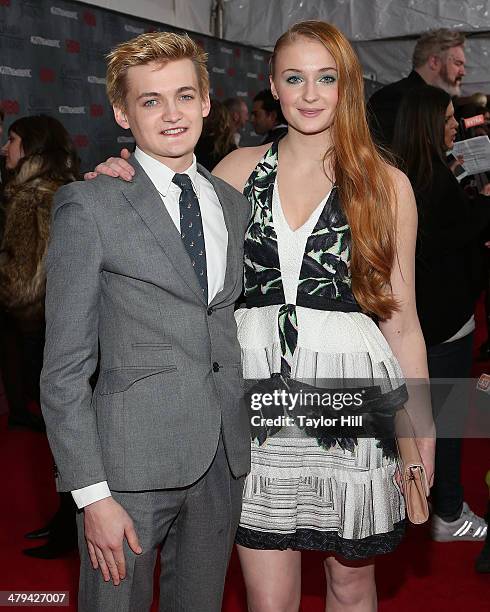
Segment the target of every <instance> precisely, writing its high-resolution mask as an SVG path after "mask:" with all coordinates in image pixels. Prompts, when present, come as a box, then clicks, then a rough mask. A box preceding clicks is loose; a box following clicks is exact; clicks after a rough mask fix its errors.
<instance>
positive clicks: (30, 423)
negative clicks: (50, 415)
mask: <svg viewBox="0 0 490 612" xmlns="http://www.w3.org/2000/svg"><path fill="white" fill-rule="evenodd" d="M8 426H9V429H16V428H17V427H22V428H25V429H31V430H32V431H38V432H40V433H44V432H45V431H46V425H45V424H44V420H43V418H42V417H40V416H38V415H37V414H33V413H32V412H27V411H26V412H20V413H18V414H10V415H9V418H8Z"/></svg>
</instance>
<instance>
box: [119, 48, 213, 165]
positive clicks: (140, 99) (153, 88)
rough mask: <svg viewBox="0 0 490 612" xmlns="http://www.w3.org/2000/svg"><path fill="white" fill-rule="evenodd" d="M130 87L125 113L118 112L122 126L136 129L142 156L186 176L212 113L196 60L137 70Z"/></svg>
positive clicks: (128, 78)
mask: <svg viewBox="0 0 490 612" xmlns="http://www.w3.org/2000/svg"><path fill="white" fill-rule="evenodd" d="M126 86H127V93H126V105H125V108H124V109H119V108H116V107H115V108H114V115H115V118H116V121H117V123H118V124H119V125H120V126H121V127H123V128H125V129H127V128H130V129H131V131H132V132H133V136H134V138H135V140H136V144H137V145H138V147H139V148H140V149H141V150H142V151H144V152H145V153H147V154H148V155H151V156H152V157H154V158H155V159H157V160H158V161H160V162H162V163H164V164H165V165H167V166H168V167H169V168H172V170H174V171H175V172H180V171H182V170H186V169H187V168H188V167H189V166H190V165H191V163H192V154H193V152H194V147H195V146H196V143H197V141H198V139H199V136H200V135H201V131H202V120H203V117H206V116H207V115H208V114H209V108H210V105H209V95H208V93H207V92H206V93H205V94H204V95H202V94H201V92H200V90H199V82H198V78H197V73H196V69H195V66H194V64H193V62H192V60H190V59H180V60H174V61H170V62H167V63H165V64H160V63H157V62H150V63H149V64H144V65H142V66H133V67H131V68H129V69H128V72H127V75H126Z"/></svg>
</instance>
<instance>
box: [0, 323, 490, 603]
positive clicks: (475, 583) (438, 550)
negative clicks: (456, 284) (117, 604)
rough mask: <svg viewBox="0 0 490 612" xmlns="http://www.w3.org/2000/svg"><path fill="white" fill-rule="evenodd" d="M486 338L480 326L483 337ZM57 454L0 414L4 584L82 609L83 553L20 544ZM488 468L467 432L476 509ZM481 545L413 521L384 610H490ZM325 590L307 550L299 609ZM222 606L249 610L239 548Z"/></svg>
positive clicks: (485, 446) (50, 503)
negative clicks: (440, 537)
mask: <svg viewBox="0 0 490 612" xmlns="http://www.w3.org/2000/svg"><path fill="white" fill-rule="evenodd" d="M483 339H484V338H481V332H480V334H479V338H478V339H477V345H478V344H480V343H481V342H482V340H483ZM477 369H478V370H481V371H484V370H486V371H487V372H489V373H490V364H489V363H487V364H480V365H478V366H477ZM476 373H477V370H475V374H476ZM51 461H52V460H51V455H50V453H49V449H48V444H47V441H46V438H45V436H43V435H40V434H36V433H31V432H24V431H7V429H6V417H5V416H2V417H0V466H1V469H2V483H1V490H2V496H1V503H0V524H1V525H2V529H1V530H0V591H6V590H16V589H21V590H31V591H35V590H63V591H69V592H70V598H71V602H72V603H71V605H70V608H69V609H70V610H76V593H77V574H78V557H77V555H75V554H73V555H72V556H70V557H67V558H66V559H59V560H54V561H41V560H37V559H30V558H28V557H25V556H23V555H22V553H21V549H22V548H24V547H27V546H30V545H31V544H30V543H29V542H28V541H27V540H25V539H24V538H23V534H24V533H25V532H27V531H30V530H32V529H36V528H38V527H40V526H41V525H43V524H44V523H45V522H46V521H47V520H48V519H49V518H50V517H51V515H52V514H53V512H54V510H55V509H56V501H57V500H56V493H55V490H54V483H53V475H52V467H51ZM488 469H490V440H488V439H485V440H476V439H473V440H471V439H470V440H466V441H465V445H464V458H463V484H464V486H465V498H466V500H467V501H468V503H469V504H470V506H471V507H472V509H473V510H475V511H476V512H477V513H483V512H484V511H485V507H486V500H487V497H488V490H487V488H486V486H485V484H484V476H485V473H486V471H487V470H488ZM480 549H481V544H475V543H472V542H458V543H451V544H438V543H435V542H432V541H431V540H430V538H429V536H428V530H427V527H426V526H423V527H416V528H415V527H411V528H410V529H409V532H408V535H407V536H406V538H405V541H404V542H403V544H402V545H401V546H400V547H399V549H398V550H397V551H396V552H395V553H394V554H392V555H390V556H388V557H385V558H383V557H381V558H379V560H378V563H377V584H378V593H379V610H380V611H381V612H388V611H389V612H414V611H420V612H425V611H426V610H431V611H433V612H439V611H440V612H443V611H444V612H460V611H465V612H480V611H482V612H483V611H485V610H489V609H490V574H487V575H478V574H476V573H475V572H474V569H473V565H474V561H475V558H476V556H477V555H478V553H479V551H480ZM324 591H325V578H324V575H323V571H322V556H321V555H320V554H316V553H306V554H304V556H303V588H302V592H303V598H302V606H301V610H302V611H303V612H305V611H306V612H324V603H323V597H324ZM64 609H67V608H64ZM153 609H154V610H155V611H156V609H157V608H156V607H155V606H154V608H153ZM223 610H224V611H225V612H246V606H245V592H244V587H243V582H242V578H241V573H240V567H239V563H238V560H237V558H236V555H234V556H233V559H232V562H231V565H230V570H229V574H228V579H227V583H226V593H225V601H224V606H223ZM132 612H133V611H132ZM134 612H140V611H139V610H135V611H134ZM189 612H199V611H189Z"/></svg>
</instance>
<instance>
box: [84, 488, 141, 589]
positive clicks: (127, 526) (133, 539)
mask: <svg viewBox="0 0 490 612" xmlns="http://www.w3.org/2000/svg"><path fill="white" fill-rule="evenodd" d="M84 515H85V517H84V525H85V539H86V540H87V547H88V552H89V555H90V560H91V562H92V567H93V568H94V569H97V568H100V571H101V572H102V575H103V577H104V580H105V581H106V582H108V581H109V580H110V579H111V578H112V581H113V583H114V584H115V585H116V586H117V585H118V584H119V583H120V581H121V580H123V579H124V578H125V576H126V560H125V558H124V552H123V541H124V538H126V539H127V541H128V544H129V547H130V548H131V550H132V551H133V552H134V553H136V554H137V555H139V554H140V553H141V552H143V549H142V548H141V546H140V544H139V541H138V536H137V534H136V531H135V529H134V526H133V521H132V520H131V517H130V516H129V514H128V513H127V512H126V510H125V509H124V508H123V507H122V506H121V505H120V504H118V503H117V502H116V500H115V499H114V498H112V497H106V498H105V499H101V500H99V501H96V502H94V503H93V504H90V505H88V506H86V507H85V509H84Z"/></svg>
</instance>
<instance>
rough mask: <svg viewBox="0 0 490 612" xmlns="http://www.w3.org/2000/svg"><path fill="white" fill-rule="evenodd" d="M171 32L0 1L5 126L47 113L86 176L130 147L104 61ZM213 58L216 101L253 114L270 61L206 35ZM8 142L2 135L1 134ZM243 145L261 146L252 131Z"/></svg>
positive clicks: (52, 5)
mask: <svg viewBox="0 0 490 612" xmlns="http://www.w3.org/2000/svg"><path fill="white" fill-rule="evenodd" d="M154 30H169V31H174V32H178V31H181V30H179V29H177V28H174V27H172V26H167V25H165V24H160V23H156V22H151V21H147V20H143V19H138V18H136V17H132V16H128V15H123V14H121V13H115V12H113V11H109V10H106V9H101V8H96V7H94V6H92V5H88V4H83V3H81V2H74V1H62V0H0V106H1V107H2V108H3V110H4V112H5V127H6V128H7V129H8V126H9V124H10V123H11V122H12V121H14V120H15V119H17V118H19V117H22V116H25V115H33V114H38V113H46V114H49V115H52V116H53V117H56V118H57V119H59V120H60V121H61V122H62V123H63V124H64V125H65V127H66V128H67V130H68V131H69V132H70V134H71V135H72V137H73V140H74V142H75V144H76V146H77V148H78V151H79V153H80V158H81V160H82V169H84V170H86V169H90V168H93V167H94V165H95V164H97V163H98V162H99V161H101V160H103V159H105V158H106V157H108V156H109V155H113V154H114V153H117V152H118V151H119V150H120V148H121V147H122V146H130V147H131V145H132V143H133V139H132V137H131V134H130V133H129V132H127V131H124V130H122V129H121V128H119V127H118V126H117V124H116V123H115V121H114V119H113V114H112V109H111V107H110V106H109V104H108V102H107V97H106V93H105V71H106V62H105V56H106V54H107V53H108V52H109V50H110V49H111V48H112V47H113V46H114V45H116V44H117V43H119V42H121V41H123V40H127V39H129V38H133V37H134V36H137V35H138V34H141V33H143V32H149V31H154ZM189 34H190V35H191V36H192V37H193V38H194V39H195V40H196V41H197V42H198V43H199V44H200V45H202V47H203V48H204V49H205V50H206V51H207V53H208V54H209V71H210V78H211V88H212V89H211V97H215V98H217V99H219V100H224V99H226V98H228V97H234V96H238V97H240V98H243V99H244V100H245V101H246V103H247V105H248V106H249V107H250V106H251V102H252V99H253V97H254V96H255V94H256V93H257V92H258V91H260V90H261V89H264V88H265V87H268V59H269V54H268V53H267V52H266V51H263V50H260V49H254V48H252V47H247V46H244V45H238V44H234V43H230V42H227V41H223V40H219V39H216V38H211V37H208V36H205V35H201V34H193V33H192V32H189ZM4 139H5V135H4ZM242 142H244V144H254V143H255V142H257V139H256V137H255V139H254V134H253V132H252V128H251V126H250V125H248V126H247V128H246V129H245V133H244V134H243V136H242Z"/></svg>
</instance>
